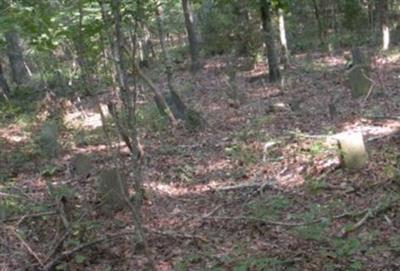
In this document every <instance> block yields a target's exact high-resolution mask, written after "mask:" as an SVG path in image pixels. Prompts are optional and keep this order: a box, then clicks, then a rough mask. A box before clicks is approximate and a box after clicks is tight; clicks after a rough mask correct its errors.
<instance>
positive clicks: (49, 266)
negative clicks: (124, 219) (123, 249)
mask: <svg viewBox="0 0 400 271" xmlns="http://www.w3.org/2000/svg"><path fill="white" fill-rule="evenodd" d="M133 232H134V231H133V230H131V231H124V232H118V233H114V234H109V235H107V236H105V237H102V238H98V239H95V240H93V241H90V242H87V243H84V244H81V245H79V246H76V247H74V248H72V249H69V250H66V251H63V252H61V253H60V254H59V255H58V256H57V257H55V258H54V259H52V260H51V261H50V262H48V263H46V265H45V266H44V268H43V270H52V268H53V267H54V266H55V265H56V264H57V263H58V262H60V261H62V260H63V259H65V258H68V257H71V256H72V255H74V254H75V253H77V252H79V251H81V250H84V249H86V248H89V247H92V246H94V245H97V244H100V243H103V242H109V241H112V240H114V239H117V238H120V237H122V236H125V235H131V234H132V233H133Z"/></svg>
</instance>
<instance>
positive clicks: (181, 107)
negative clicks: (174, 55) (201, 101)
mask: <svg viewBox="0 0 400 271" xmlns="http://www.w3.org/2000/svg"><path fill="white" fill-rule="evenodd" d="M161 14H162V9H161V6H159V7H158V8H157V9H156V16H157V28H158V34H159V39H160V45H161V53H162V55H163V59H164V65H165V73H166V75H167V84H168V89H169V92H170V94H171V99H172V103H173V105H174V106H175V109H177V110H178V111H179V112H176V111H175V112H174V115H175V118H179V119H182V120H184V121H185V119H186V117H185V116H186V115H187V107H186V105H185V104H184V103H183V101H182V99H181V98H180V97H179V94H178V92H177V91H176V90H175V86H174V84H173V78H172V77H173V74H172V64H171V59H170V57H169V54H168V51H167V48H166V46H165V33H164V28H163V24H162V18H161ZM182 116H183V118H182Z"/></svg>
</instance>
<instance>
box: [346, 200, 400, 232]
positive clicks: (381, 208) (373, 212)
mask: <svg viewBox="0 0 400 271" xmlns="http://www.w3.org/2000/svg"><path fill="white" fill-rule="evenodd" d="M395 201H396V200H395ZM395 201H392V202H390V203H388V204H386V205H384V206H383V204H382V203H381V202H380V203H379V204H378V205H377V206H376V207H375V208H373V209H371V208H368V209H367V210H366V212H365V215H364V216H363V217H362V218H361V219H360V220H359V221H357V223H355V224H354V225H351V226H350V227H348V226H347V227H343V228H342V230H341V231H340V232H339V234H338V237H345V236H346V235H347V234H349V233H350V232H353V231H355V230H357V229H358V228H360V227H361V226H363V225H364V224H365V223H366V222H367V220H368V219H370V218H373V217H375V216H377V215H378V214H379V213H381V212H384V211H386V210H387V209H389V208H391V207H392V204H393V203H394V202H395Z"/></svg>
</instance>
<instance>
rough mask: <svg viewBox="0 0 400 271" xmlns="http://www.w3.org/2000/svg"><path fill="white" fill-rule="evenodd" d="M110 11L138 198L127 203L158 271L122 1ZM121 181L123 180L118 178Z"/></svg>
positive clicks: (102, 0)
mask: <svg viewBox="0 0 400 271" xmlns="http://www.w3.org/2000/svg"><path fill="white" fill-rule="evenodd" d="M99 2H100V6H101V13H102V17H103V21H104V22H105V24H106V25H107V23H109V21H108V20H107V18H108V17H107V12H106V10H105V0H100V1H99ZM111 10H112V15H113V23H114V33H115V39H114V38H113V37H112V35H111V33H109V32H107V33H108V37H109V41H110V45H111V47H112V56H113V60H114V65H115V68H116V73H117V78H118V80H117V82H118V87H119V96H120V98H121V100H122V105H123V109H124V111H123V112H124V113H125V114H126V115H125V118H124V119H126V120H127V121H126V122H125V123H124V124H125V125H126V128H127V133H128V135H127V136H129V140H130V143H131V147H132V151H131V157H132V165H133V176H134V177H133V185H134V188H135V193H136V194H135V197H134V201H133V204H132V203H131V201H130V200H129V198H128V197H127V196H126V198H125V201H126V203H127V205H128V207H129V208H130V210H131V213H132V216H133V223H134V225H135V228H136V229H135V230H136V233H137V237H138V238H139V241H140V242H141V244H142V245H143V248H144V253H145V255H146V256H147V258H148V260H149V264H150V268H151V270H156V268H155V265H154V261H153V257H152V253H151V251H150V248H149V245H148V243H147V240H146V237H145V232H144V228H143V222H142V221H143V219H142V214H141V210H142V208H141V207H142V199H143V193H144V188H143V184H142V163H141V160H140V159H139V157H140V144H139V141H138V130H137V126H136V112H135V111H136V93H135V91H134V93H131V92H130V90H129V86H128V79H127V77H128V76H127V70H126V66H125V63H124V61H123V56H122V52H123V35H122V31H121V28H122V26H121V23H122V19H123V18H122V15H121V1H120V0H112V1H111ZM118 179H120V178H118ZM118 183H120V184H121V181H120V180H119V181H118Z"/></svg>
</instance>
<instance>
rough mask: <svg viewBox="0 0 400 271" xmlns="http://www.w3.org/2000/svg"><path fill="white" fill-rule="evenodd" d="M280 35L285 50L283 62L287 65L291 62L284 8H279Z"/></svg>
mask: <svg viewBox="0 0 400 271" xmlns="http://www.w3.org/2000/svg"><path fill="white" fill-rule="evenodd" d="M278 12H279V37H280V41H281V46H282V51H283V54H282V55H283V57H282V59H283V64H284V65H285V66H287V65H288V64H289V62H290V53H289V48H288V44H287V38H286V27H285V16H284V12H283V10H282V9H279V11H278Z"/></svg>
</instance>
